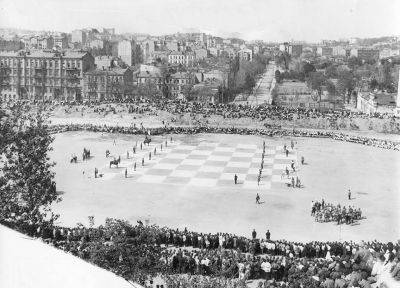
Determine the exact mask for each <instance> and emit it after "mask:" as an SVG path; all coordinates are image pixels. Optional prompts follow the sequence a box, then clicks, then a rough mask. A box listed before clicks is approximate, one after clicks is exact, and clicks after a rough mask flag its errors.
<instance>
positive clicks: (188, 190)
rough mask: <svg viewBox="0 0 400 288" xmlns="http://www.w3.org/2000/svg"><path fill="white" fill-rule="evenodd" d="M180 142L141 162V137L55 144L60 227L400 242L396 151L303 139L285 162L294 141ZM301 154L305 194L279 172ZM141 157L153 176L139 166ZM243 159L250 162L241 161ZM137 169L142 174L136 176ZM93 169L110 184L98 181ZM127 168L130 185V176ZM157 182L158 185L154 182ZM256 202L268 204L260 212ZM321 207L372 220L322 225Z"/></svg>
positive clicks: (228, 138) (81, 137) (183, 138)
mask: <svg viewBox="0 0 400 288" xmlns="http://www.w3.org/2000/svg"><path fill="white" fill-rule="evenodd" d="M172 137H173V142H172V143H171V142H170V138H169V136H168V138H167V137H152V140H153V142H152V144H151V145H152V146H150V147H146V148H144V149H147V150H142V151H140V148H138V149H139V150H138V151H136V154H133V150H132V147H133V146H135V145H136V141H138V147H139V145H140V142H141V141H142V140H143V136H133V135H116V134H100V133H97V134H96V133H87V132H71V133H64V134H59V135H57V136H56V140H55V143H54V148H55V149H54V151H53V152H52V159H54V160H55V161H56V162H57V166H56V181H57V188H58V190H60V191H61V193H62V194H63V195H62V197H63V201H62V202H60V203H58V204H55V206H54V209H55V210H56V212H58V213H60V215H61V217H60V221H61V222H62V223H63V224H65V225H74V224H76V223H77V222H82V223H84V224H87V222H88V221H87V216H89V215H94V216H95V221H96V224H101V223H102V222H103V221H104V219H105V218H106V217H115V218H123V219H127V220H129V221H132V222H133V223H134V222H136V220H138V219H141V220H146V219H148V220H149V221H150V222H151V223H156V224H159V225H167V226H169V227H178V228H184V227H185V226H187V227H188V228H190V229H193V230H196V231H205V232H218V231H225V232H232V233H237V234H241V235H247V236H250V232H251V230H252V229H253V228H255V229H256V230H257V231H258V232H259V233H264V232H265V231H266V229H267V228H268V229H270V231H271V232H272V238H273V239H281V238H285V239H289V240H299V241H309V240H344V239H353V240H361V239H364V240H373V239H378V240H395V239H398V238H399V237H400V225H399V222H400V221H399V219H400V217H399V216H400V215H399V212H398V211H399V207H400V197H399V188H398V187H399V183H398V179H399V177H400V169H399V168H400V167H399V164H398V163H400V154H399V153H398V152H395V151H386V150H382V149H377V148H373V147H366V146H361V145H357V144H351V143H342V142H336V141H333V140H326V139H302V138H296V139H295V140H296V141H297V142H298V143H297V145H296V149H295V150H294V151H291V153H290V154H289V159H285V158H286V157H283V155H282V153H281V147H282V145H284V144H285V143H286V144H288V145H290V139H289V138H288V139H272V138H261V137H256V136H239V135H215V134H212V135H210V134H201V135H195V136H187V135H173V136H172ZM166 139H168V147H165V141H166ZM114 140H115V145H114V144H113V143H114ZM263 141H265V142H266V147H267V149H266V151H269V152H268V153H267V154H268V155H266V160H265V167H264V172H263V179H262V181H261V185H260V186H258V185H256V182H255V181H254V171H253V170H254V169H253V168H256V169H257V170H258V168H257V167H258V166H259V163H260V161H261V159H260V158H259V157H260V149H261V147H262V143H263ZM161 143H164V147H163V151H161V146H160V145H161ZM84 147H86V148H89V149H90V150H91V153H92V155H94V157H93V158H92V159H90V160H89V161H86V162H82V161H79V162H78V163H77V164H71V163H69V160H70V155H71V154H73V153H75V154H77V156H78V158H79V159H81V157H80V154H81V152H82V149H83V148H84ZM154 148H157V153H156V155H154ZM106 149H109V150H110V152H111V154H112V155H114V156H116V157H118V156H121V159H122V161H121V165H120V167H119V168H115V167H113V168H109V164H108V163H109V161H110V159H111V158H108V159H107V158H106V157H105V151H106ZM228 150H229V151H228ZM250 150H251V151H250ZM127 151H129V154H130V155H129V159H127V155H126V153H127ZM150 151H151V152H152V159H151V160H149V159H148V153H149V152H150ZM272 151H274V152H275V153H273V152H272ZM140 153H142V154H140ZM222 154H223V155H222ZM301 155H303V156H304V157H305V159H306V162H307V165H304V166H301V165H300V166H301V167H300V170H299V172H298V175H299V177H300V179H301V180H302V183H303V184H304V185H305V187H304V188H300V189H299V188H289V187H287V185H286V184H285V183H282V182H286V181H287V180H283V181H282V180H281V179H280V177H281V176H280V174H281V171H280V170H281V169H284V166H286V165H287V164H288V162H286V161H290V159H292V158H293V159H295V158H298V157H300V156H301ZM134 157H135V158H134ZM143 157H145V167H141V159H142V158H143ZM218 157H220V158H218ZM242 158H243V159H242ZM244 158H248V160H249V162H246V161H242V160H244ZM134 159H136V160H134ZM174 159H175V160H174ZM135 161H136V162H137V171H133V165H134V162H135ZM178 162H179V163H178ZM183 162H184V163H183ZM249 163H250V164H249ZM253 163H254V164H253ZM243 165H246V167H244V166H243ZM253 165H254V166H257V167H252V166H253ZM242 166H243V167H242ZM94 167H97V168H98V169H99V172H100V174H103V177H101V178H97V179H94ZM126 168H127V169H128V178H125V177H124V171H125V169H126ZM235 169H237V170H235ZM83 171H84V172H85V173H83ZM235 172H238V173H237V174H238V175H239V184H238V185H234V183H233V174H232V173H235ZM178 174H179V175H178ZM150 175H154V179H156V178H157V179H158V180H155V181H151V178H153V176H150ZM143 177H144V178H143ZM161 178H162V179H161ZM225 178H226V179H225ZM228 178H229V179H228ZM194 179H195V180H194ZM274 179H275V180H276V181H275V180H274ZM155 182H161V183H155ZM348 188H351V189H352V191H353V195H354V198H355V199H353V200H351V201H349V200H347V199H346V197H347V194H346V191H347V189H348ZM256 193H259V194H260V196H261V200H262V201H263V204H261V205H256V204H255V195H256ZM321 198H324V199H325V201H327V202H332V203H341V204H345V205H350V204H351V205H354V206H356V207H360V208H361V209H362V210H363V214H364V215H365V216H366V217H367V218H366V219H364V220H362V221H361V222H359V223H357V224H356V225H353V226H348V225H341V226H337V225H335V224H333V223H316V222H315V221H314V219H313V218H312V217H311V216H310V203H311V201H312V200H316V199H321ZM382 225H384V227H385V228H384V229H382Z"/></svg>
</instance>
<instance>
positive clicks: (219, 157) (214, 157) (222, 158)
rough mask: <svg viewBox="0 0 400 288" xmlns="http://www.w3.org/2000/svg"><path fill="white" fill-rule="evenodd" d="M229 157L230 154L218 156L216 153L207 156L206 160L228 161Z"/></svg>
mask: <svg viewBox="0 0 400 288" xmlns="http://www.w3.org/2000/svg"><path fill="white" fill-rule="evenodd" d="M230 159H231V156H218V155H215V156H214V155H213V156H210V157H209V158H208V160H212V161H226V162H228V161H229V160H230Z"/></svg>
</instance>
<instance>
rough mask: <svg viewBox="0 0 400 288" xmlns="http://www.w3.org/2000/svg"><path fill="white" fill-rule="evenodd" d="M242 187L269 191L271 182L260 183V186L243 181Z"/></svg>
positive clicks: (252, 182)
mask: <svg viewBox="0 0 400 288" xmlns="http://www.w3.org/2000/svg"><path fill="white" fill-rule="evenodd" d="M243 187H244V188H246V189H258V190H263V189H271V182H262V181H261V182H260V185H258V183H257V182H254V181H245V182H244V183H243Z"/></svg>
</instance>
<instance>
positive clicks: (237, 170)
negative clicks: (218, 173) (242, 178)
mask: <svg viewBox="0 0 400 288" xmlns="http://www.w3.org/2000/svg"><path fill="white" fill-rule="evenodd" d="M248 170H249V168H242V167H225V168H224V171H223V172H224V173H242V174H247V171H248Z"/></svg>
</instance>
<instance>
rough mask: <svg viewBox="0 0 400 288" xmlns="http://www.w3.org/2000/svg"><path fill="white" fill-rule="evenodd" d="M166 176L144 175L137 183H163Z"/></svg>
mask: <svg viewBox="0 0 400 288" xmlns="http://www.w3.org/2000/svg"><path fill="white" fill-rule="evenodd" d="M165 178H166V176H160V175H143V176H142V177H140V178H139V179H138V180H137V181H138V182H142V183H162V182H163V181H164V180H165Z"/></svg>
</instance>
